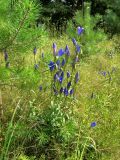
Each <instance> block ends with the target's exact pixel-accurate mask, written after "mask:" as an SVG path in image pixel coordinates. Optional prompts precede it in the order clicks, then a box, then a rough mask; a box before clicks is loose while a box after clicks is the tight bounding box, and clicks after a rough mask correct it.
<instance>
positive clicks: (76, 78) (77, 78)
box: [75, 72, 79, 83]
mask: <svg viewBox="0 0 120 160" xmlns="http://www.w3.org/2000/svg"><path fill="white" fill-rule="evenodd" d="M78 80H79V73H78V72H77V73H76V75H75V83H77V82H78Z"/></svg>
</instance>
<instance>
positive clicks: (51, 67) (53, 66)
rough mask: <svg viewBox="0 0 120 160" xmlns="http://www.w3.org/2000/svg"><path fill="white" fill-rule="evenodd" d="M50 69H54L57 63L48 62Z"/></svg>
mask: <svg viewBox="0 0 120 160" xmlns="http://www.w3.org/2000/svg"><path fill="white" fill-rule="evenodd" d="M48 66H49V69H50V71H53V70H54V69H55V63H54V62H52V61H50V63H49V64H48Z"/></svg>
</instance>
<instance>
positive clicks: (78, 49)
mask: <svg viewBox="0 0 120 160" xmlns="http://www.w3.org/2000/svg"><path fill="white" fill-rule="evenodd" d="M80 50H81V48H80V46H79V45H78V44H77V45H76V52H77V53H79V52H80Z"/></svg>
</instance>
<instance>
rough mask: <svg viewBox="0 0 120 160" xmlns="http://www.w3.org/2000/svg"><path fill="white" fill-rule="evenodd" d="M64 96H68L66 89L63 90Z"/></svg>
mask: <svg viewBox="0 0 120 160" xmlns="http://www.w3.org/2000/svg"><path fill="white" fill-rule="evenodd" d="M64 95H65V96H68V90H67V88H65V89H64Z"/></svg>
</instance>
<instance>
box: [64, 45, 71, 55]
mask: <svg viewBox="0 0 120 160" xmlns="http://www.w3.org/2000/svg"><path fill="white" fill-rule="evenodd" d="M65 54H66V55H67V56H70V50H69V47H68V45H66V47H65Z"/></svg>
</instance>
